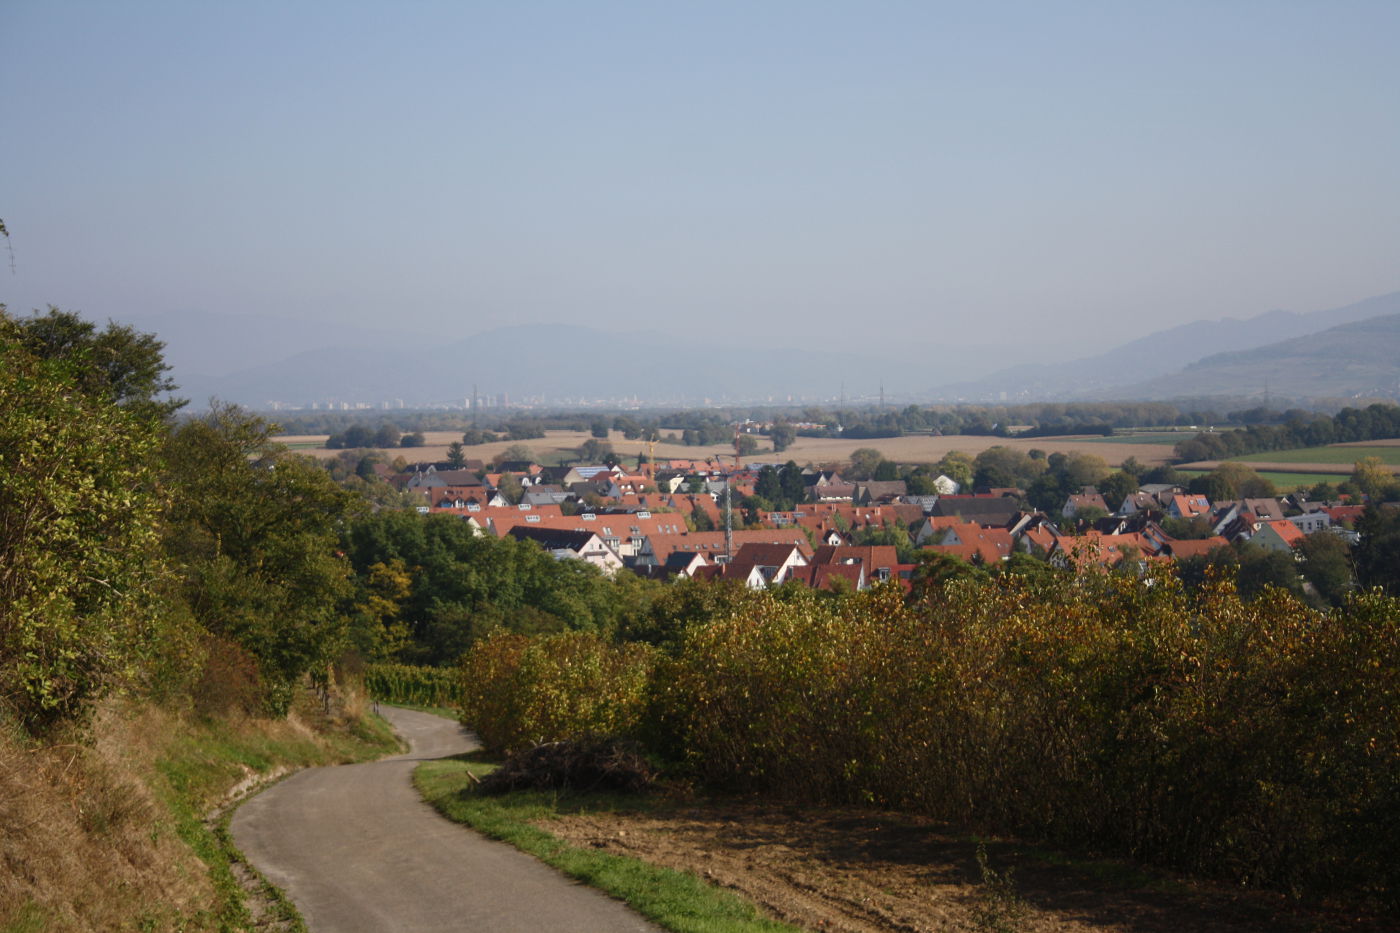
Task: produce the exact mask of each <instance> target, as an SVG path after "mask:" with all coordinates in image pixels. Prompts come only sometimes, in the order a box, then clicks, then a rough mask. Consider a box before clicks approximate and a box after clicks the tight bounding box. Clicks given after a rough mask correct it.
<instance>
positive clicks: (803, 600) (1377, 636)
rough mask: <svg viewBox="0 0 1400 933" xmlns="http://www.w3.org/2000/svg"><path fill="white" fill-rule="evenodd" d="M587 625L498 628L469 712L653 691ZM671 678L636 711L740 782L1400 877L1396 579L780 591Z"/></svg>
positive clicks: (709, 778)
mask: <svg viewBox="0 0 1400 933" xmlns="http://www.w3.org/2000/svg"><path fill="white" fill-rule="evenodd" d="M571 637H572V636H571ZM582 645H583V643H582V642H579V643H578V646H576V647H570V649H569V650H568V651H565V650H564V649H563V645H562V643H556V642H554V641H553V640H548V639H547V640H538V641H534V642H532V641H529V640H527V639H524V638H519V637H516V638H513V639H509V640H507V639H491V640H490V641H489V642H488V643H486V644H485V645H483V646H482V648H483V649H485V650H478V651H476V652H474V653H473V655H472V656H471V657H470V658H469V659H468V661H467V662H466V663H467V670H468V671H469V674H468V684H469V685H470V683H471V682H472V680H473V679H475V681H476V687H475V688H474V689H475V690H476V691H477V695H478V696H479V697H481V699H479V700H477V701H476V702H475V705H473V704H472V703H470V702H469V704H468V707H469V710H468V716H467V718H468V721H469V722H471V723H472V724H474V725H475V726H476V728H477V729H478V730H481V731H482V733H483V736H485V735H486V734H488V733H489V734H492V735H493V736H496V735H499V736H501V737H497V738H493V739H492V740H488V744H490V745H494V746H496V747H506V746H510V745H512V744H515V745H518V744H519V743H520V742H528V741H530V740H532V739H534V738H536V737H537V735H538V737H545V734H546V730H545V729H544V728H543V727H542V725H540V724H542V723H544V722H546V721H547V722H549V723H550V724H551V727H552V728H551V730H550V731H549V733H548V737H550V738H561V737H566V736H568V735H569V734H570V730H571V728H572V724H573V723H575V722H587V723H588V724H589V728H590V729H592V730H594V731H595V732H597V731H599V730H604V731H605V730H606V729H607V728H608V726H607V724H606V723H605V722H604V721H603V719H602V718H601V717H600V716H599V715H598V713H599V707H600V705H607V706H612V705H613V700H614V698H621V697H625V698H626V702H625V703H624V704H621V706H620V707H619V708H626V709H627V710H629V711H636V710H638V709H640V708H641V707H640V706H639V699H640V697H641V693H642V686H641V685H640V684H639V681H638V678H639V677H640V676H642V671H644V670H645V667H646V666H645V665H642V664H636V665H633V666H628V665H618V666H615V667H609V666H607V665H605V664H602V663H601V661H602V658H604V657H607V656H608V652H611V651H625V650H627V649H619V648H610V647H607V646H605V645H603V644H601V643H599V642H597V641H590V642H588V648H587V654H584V653H582V651H581V647H582ZM569 652H575V654H570V653H569ZM527 655H530V656H531V660H530V661H529V662H528V663H527V662H526V661H525V658H526V656H527ZM575 656H577V657H580V658H583V657H586V658H587V659H588V662H587V665H585V670H587V671H588V672H589V673H588V674H587V675H586V676H585V675H582V674H580V673H577V672H574V671H573V670H572V658H573V657H575ZM612 672H618V673H619V674H625V680H626V682H625V684H624V683H622V682H621V681H620V680H618V681H615V680H613V679H611V678H612V677H613V676H614V675H613V673H612ZM502 673H504V675H505V678H504V679H497V678H500V677H501V675H502ZM507 683H509V684H510V685H511V686H510V688H509V689H507V688H506V684H507ZM469 689H471V688H470V686H469ZM645 693H646V697H645V703H646V707H645V714H644V715H643V717H642V721H640V722H637V721H636V720H635V719H634V716H635V712H629V713H628V714H627V715H626V716H625V717H622V718H621V719H620V720H619V723H624V722H625V725H624V726H622V728H624V729H625V730H626V731H629V732H630V731H638V732H640V733H642V734H645V735H646V737H647V740H648V741H649V743H650V744H651V747H652V748H653V750H654V751H657V752H661V753H664V754H668V755H670V756H672V757H673V758H674V759H675V761H676V763H677V765H678V766H680V767H683V768H684V769H686V770H687V771H688V772H689V773H690V774H692V775H693V776H694V777H695V778H697V779H700V780H702V781H704V782H706V783H708V784H711V785H714V786H719V787H727V788H732V789H739V790H743V791H746V792H762V793H765V794H769V795H774V796H781V797H785V798H789V799H797V800H802V801H812V802H856V803H860V802H866V803H872V804H877V805H880V806H888V807H897V808H902V809H909V810H915V811H918V812H922V813H926V814H929V815H932V816H935V817H939V818H944V819H949V820H953V821H956V822H958V823H960V824H963V825H973V826H977V827H981V828H986V829H991V830H998V831H1014V832H1018V833H1021V834H1023V835H1026V836H1029V837H1032V838H1041V839H1046V840H1051V841H1054V842H1056V843H1058V844H1065V845H1074V846H1085V847H1091V848H1094V849H1097V850H1106V851H1115V852H1119V853H1122V854H1128V855H1131V856H1134V857H1137V858H1140V859H1143V860H1145V861H1150V862H1154V863H1157V864H1163V865H1170V866H1174V867H1178V868H1183V869H1187V870H1190V871H1193V872H1197V873H1201V874H1206V875H1213V876H1220V877H1227V878H1231V879H1234V880H1237V881H1240V882H1244V883H1248V884H1251V885H1259V886H1268V887H1273V888H1277V889H1281V890H1288V891H1294V892H1309V893H1327V892H1339V891H1345V892H1351V893H1363V894H1368V895H1373V896H1378V897H1380V898H1382V899H1385V900H1389V901H1392V902H1393V901H1395V900H1396V898H1397V895H1400V720H1397V717H1396V715H1395V712H1396V710H1397V709H1400V601H1396V600H1394V599H1391V598H1387V597H1385V596H1382V595H1380V594H1379V593H1374V594H1368V595H1363V596H1360V597H1358V598H1354V599H1353V600H1352V601H1351V602H1349V603H1348V605H1347V606H1346V607H1345V609H1344V610H1342V611H1339V612H1332V613H1323V612H1318V611H1315V610H1312V609H1309V608H1307V607H1305V606H1303V605H1302V604H1300V603H1298V602H1296V601H1294V600H1293V599H1292V598H1290V597H1288V596H1287V595H1285V594H1283V593H1281V592H1276V591H1271V592H1268V593H1266V594H1265V595H1264V596H1263V597H1261V598H1256V599H1254V600H1252V601H1250V602H1245V601H1242V600H1241V599H1240V598H1239V597H1238V596H1237V594H1236V593H1235V591H1234V589H1233V586H1232V585H1231V584H1230V583H1229V582H1227V581H1225V580H1211V581H1209V582H1208V583H1207V584H1206V585H1205V586H1204V587H1202V588H1201V589H1199V590H1197V591H1187V590H1186V589H1184V588H1183V587H1182V586H1181V585H1180V583H1179V582H1178V581H1177V580H1176V579H1175V578H1174V577H1173V576H1172V575H1171V574H1170V573H1169V572H1161V573H1159V574H1157V575H1154V576H1150V577H1149V578H1147V579H1145V580H1140V579H1136V578H1132V577H1126V576H1115V575H1090V576H1087V577H1081V578H1079V579H1077V580H1076V579H1074V578H1070V577H1061V576H1054V575H1052V576H1047V577H1045V578H1017V577H1003V578H1000V579H996V580H974V579H967V580H961V581H953V582H951V583H949V584H947V585H946V586H944V587H941V588H937V589H935V590H934V591H933V592H931V593H930V594H929V596H928V597H927V598H926V599H924V600H923V601H921V602H918V603H916V604H913V605H906V604H905V602H904V600H903V599H901V597H900V594H899V593H898V591H897V590H894V589H892V588H891V589H880V590H875V591H873V592H869V593H862V594H858V595H855V596H851V597H847V598H844V599H839V600H833V599H830V598H823V597H818V596H808V597H803V596H796V597H794V596H793V595H791V594H788V595H787V596H785V597H784V598H782V599H777V598H771V597H764V598H761V599H759V600H757V601H756V602H755V603H753V604H748V605H745V606H744V607H743V608H742V609H740V610H738V611H734V612H732V613H731V614H729V615H726V616H723V617H719V618H716V619H714V620H713V621H710V622H708V623H702V624H696V625H692V626H691V627H689V628H688V629H687V631H686V633H685V636H684V638H683V640H682V641H681V643H680V644H679V646H678V647H677V648H676V650H674V651H672V652H671V653H670V654H669V655H667V656H665V658H664V659H663V660H662V661H661V662H660V663H658V664H657V665H656V666H655V668H654V671H653V673H652V674H651V676H650V679H649V681H647V683H646V684H645ZM487 698H494V700H492V701H488V699H487ZM605 698H606V699H605ZM493 702H494V705H493ZM512 703H515V704H520V705H519V706H515V707H512V706H511V704H512ZM526 706H528V707H529V709H530V711H529V712H528V714H527V713H526V712H525V707H526ZM551 710H557V711H558V712H557V713H556V712H550V711H551ZM581 710H588V711H589V712H588V713H587V714H583V715H581V714H580V711H581ZM497 716H500V718H499V719H498V718H496V717H497ZM526 721H529V722H530V723H532V724H535V725H533V726H532V727H525V726H524V724H525V722H526ZM634 724H635V725H634Z"/></svg>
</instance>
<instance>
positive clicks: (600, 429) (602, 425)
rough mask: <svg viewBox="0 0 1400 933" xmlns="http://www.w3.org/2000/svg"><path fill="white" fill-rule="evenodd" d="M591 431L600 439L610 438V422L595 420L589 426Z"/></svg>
mask: <svg viewBox="0 0 1400 933" xmlns="http://www.w3.org/2000/svg"><path fill="white" fill-rule="evenodd" d="M589 432H590V433H591V434H592V435H593V436H594V437H596V438H597V439H598V440H600V441H605V440H607V439H608V423H607V422H606V421H595V422H593V424H592V426H591V427H590V428H589Z"/></svg>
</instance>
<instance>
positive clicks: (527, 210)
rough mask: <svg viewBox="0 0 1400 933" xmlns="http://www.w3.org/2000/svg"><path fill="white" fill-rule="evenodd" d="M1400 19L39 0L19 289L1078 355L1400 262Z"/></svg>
mask: <svg viewBox="0 0 1400 933" xmlns="http://www.w3.org/2000/svg"><path fill="white" fill-rule="evenodd" d="M1397 35H1400V4H1395V3H1392V2H1369V3H1368V2H1340V3H1334V4H1325V5H1324V4H1315V3H1303V2H1239V3H1230V4H1217V3H1205V2H1200V3H1178V4H1171V5H1148V4H1115V3H1089V2H1075V3H1051V4H1046V3H1031V2H1018V3H1010V2H1008V3H989V4H977V5H971V6H969V5H966V4H945V3H928V4H905V3H893V2H891V3H876V4H847V5H840V4H811V3H797V2H775V3H764V4H733V3H717V4H716V3H710V4H693V5H682V4H663V5H645V4H622V3H595V4H561V3H536V4H448V3H426V2H425V3H406V4H396V5H392V6H385V5H372V4H366V3H354V2H352V3H335V4H330V3H304V4H278V3H267V2H253V3H247V4H238V5H233V6H229V5H216V4H180V3H154V2H144V0H135V2H129V3H122V4H106V3H96V2H65V0H58V2H36V0H11V2H10V3H7V4H6V5H5V9H4V11H3V13H0V81H2V82H3V86H4V87H5V89H6V91H5V93H4V94H3V95H0V129H3V132H4V136H5V138H6V141H7V145H6V147H5V153H4V156H3V159H4V167H5V170H4V172H3V173H0V177H3V179H4V183H3V186H0V218H3V219H4V221H5V222H6V224H7V226H8V228H9V232H10V246H11V248H12V249H13V265H14V270H13V272H12V271H11V270H10V262H9V257H8V256H7V257H6V261H5V262H4V263H0V302H3V303H5V304H7V305H9V307H10V310H11V311H12V312H15V313H24V312H27V311H28V310H30V309H31V308H35V307H43V306H44V305H46V304H50V303H52V304H55V305H58V306H60V307H63V308H66V309H71V310H77V311H81V312H82V313H84V314H85V315H87V316H89V317H92V318H95V319H98V320H103V319H106V318H108V317H113V318H117V319H119V320H120V319H125V318H127V317H129V316H132V315H138V314H139V315H163V314H180V313H197V312H208V313H213V314H261V315H274V316H280V317H283V318H287V319H296V320H303V321H324V322H334V323H339V324H345V325H352V326H356V327H371V328H372V327H379V328H391V329H395V330H399V331H402V332H411V333H418V334H424V335H437V336H442V337H444V338H447V337H450V338H451V339H461V338H462V337H466V336H469V335H471V334H473V333H476V332H479V331H484V330H489V329H491V328H495V327H501V326H504V325H509V324H517V323H524V324H531V323H546V322H574V323H586V324H587V325H588V326H591V327H595V328H598V329H602V330H614V331H628V332H635V331H637V330H648V331H655V332H660V333H664V334H669V335H672V336H674V337H676V338H678V339H683V338H684V336H685V335H687V334H694V333H697V332H701V331H703V332H705V333H707V334H710V335H712V336H713V335H721V336H723V337H725V338H728V339H733V340H748V341H778V340H782V341H785V342H789V343H791V344H794V345H797V346H809V347H815V346H828V347H832V346H836V347H839V346H840V345H841V344H842V343H843V342H844V341H846V340H848V339H849V333H850V332H851V331H850V328H858V329H860V331H861V332H868V330H869V329H870V328H872V327H877V326H878V327H879V328H880V329H881V330H882V331H886V332H890V333H897V334H898V335H899V343H900V345H901V347H903V348H904V349H906V350H909V349H911V348H917V347H919V346H920V345H926V346H929V347H937V346H941V345H971V344H980V345H986V344H988V343H990V342H994V341H1008V342H1014V343H1016V344H1018V345H1021V344H1025V343H1027V342H1036V343H1037V344H1038V345H1039V346H1040V347H1042V348H1044V349H1045V350H1046V351H1048V352H1051V353H1064V352H1069V351H1070V350H1073V349H1078V350H1082V351H1083V352H1084V353H1090V352H1094V351H1096V350H1100V349H1104V348H1107V347H1109V346H1112V345H1115V344H1119V343H1122V342H1123V341H1124V340H1125V339H1128V338H1132V337H1134V336H1138V335H1141V334H1145V333H1148V332H1150V331H1153V330H1158V329H1161V328H1164V327H1170V326H1172V325H1176V324H1181V323H1184V322H1187V321H1191V320H1197V319H1212V318H1219V317H1222V316H1235V317H1248V316H1251V315H1255V314H1260V313H1263V312H1265V311H1268V310H1271V309H1275V308H1283V309H1289V310H1297V311H1308V310H1314V309H1319V308H1329V307H1337V306H1341V305H1345V304H1347V303H1349V302H1353V301H1357V300H1359V299H1362V298H1366V297H1368V296H1372V295H1380V294H1384V293H1387V292H1393V291H1395V290H1396V289H1397V288H1400V263H1397V262H1396V258H1397V257H1396V254H1397V247H1398V246H1400V120H1396V118H1395V115H1396V114H1397V113H1400V56H1396V55H1395V53H1394V44H1395V39H1396V36H1397ZM1020 349H1021V350H1025V347H1024V346H1021V347H1020Z"/></svg>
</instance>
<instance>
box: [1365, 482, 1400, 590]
mask: <svg viewBox="0 0 1400 933" xmlns="http://www.w3.org/2000/svg"><path fill="white" fill-rule="evenodd" d="M1356 530H1357V532H1358V533H1359V534H1360V535H1361V540H1360V541H1359V542H1358V543H1357V545H1356V549H1355V552H1354V556H1355V560H1356V580H1357V582H1358V583H1359V584H1361V586H1363V587H1368V588H1369V587H1373V586H1379V587H1381V588H1382V589H1384V590H1385V591H1386V592H1387V593H1389V594H1391V595H1392V596H1400V509H1396V508H1387V507H1381V506H1378V505H1376V504H1375V503H1372V504H1370V505H1368V506H1366V511H1365V512H1363V513H1362V515H1361V517H1360V518H1359V519H1357V521H1356Z"/></svg>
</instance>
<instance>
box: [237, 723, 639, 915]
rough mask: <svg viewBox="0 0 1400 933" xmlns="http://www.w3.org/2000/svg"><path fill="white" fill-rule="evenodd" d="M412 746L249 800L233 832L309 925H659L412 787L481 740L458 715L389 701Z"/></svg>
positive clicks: (310, 775)
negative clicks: (461, 820) (456, 819)
mask: <svg viewBox="0 0 1400 933" xmlns="http://www.w3.org/2000/svg"><path fill="white" fill-rule="evenodd" d="M383 714H384V718H386V719H388V720H389V722H390V723H391V724H393V726H394V728H395V729H396V730H398V732H399V734H400V735H401V736H403V737H404V739H406V740H407V741H408V742H409V744H410V746H411V751H409V753H408V754H406V755H398V756H395V757H393V758H385V759H381V760H379V761H376V762H371V763H369V764H361V765H341V766H339V767H333V768H311V769H308V770H306V771H302V772H300V773H298V774H295V775H293V776H292V777H290V778H288V779H287V780H285V781H282V782H281V783H279V784H276V785H274V786H272V787H270V788H268V789H267V790H265V791H263V792H262V793H261V794H259V795H257V796H256V797H254V798H252V799H251V800H248V801H247V802H245V803H244V804H243V805H242V806H240V807H239V808H238V810H237V811H236V812H235V813H234V816H233V821H232V824H231V828H232V832H233V839H234V842H235V843H236V844H237V846H238V847H239V848H240V849H241V850H243V853H244V854H245V855H246V856H247V857H248V860H249V861H251V862H252V863H253V864H254V865H255V866H257V868H258V870H259V871H261V872H262V873H263V874H264V875H265V876H266V877H267V878H268V880H269V881H271V882H272V883H273V884H275V885H277V886H278V887H280V888H281V889H282V890H283V891H285V892H286V893H287V896H288V897H290V898H291V899H292V902H293V903H295V904H296V906H297V909H298V910H300V911H301V915H302V917H303V918H305V920H306V925H307V927H308V928H309V929H310V930H312V931H313V933H361V931H404V933H409V931H412V933H427V931H433V930H481V931H492V933H496V931H500V933H511V931H538V930H551V931H553V930H558V931H579V933H585V931H594V930H596V931H599V933H614V931H627V930H648V931H654V930H656V929H657V928H656V927H654V926H652V925H651V924H650V923H648V922H647V921H645V920H643V919H642V918H641V917H640V916H638V915H637V914H635V913H633V912H632V911H631V910H629V909H628V908H627V907H625V906H624V905H623V904H622V903H621V902H620V901H615V900H612V899H611V898H609V897H607V896H606V895H603V894H601V893H599V892H597V891H595V890H593V889H592V888H587V887H584V886H582V885H580V884H578V883H576V882H573V881H571V880H569V879H568V878H566V877H565V876H564V875H562V874H560V873H559V872H557V871H555V870H554V869H552V868H550V867H548V866H547V865H544V864H543V863H541V862H538V861H536V860H535V859H533V858H531V857H530V856H528V855H525V854H523V853H521V852H519V851H517V850H516V849H514V848H511V847H510V846H508V845H506V844H504V843H500V842H493V841H491V840H489V839H486V838H484V837H482V836H480V835H478V834H477V833H475V832H472V831H471V830H469V829H467V828H465V827H463V826H459V825H457V824H455V823H452V822H450V821H448V820H446V819H444V818H443V817H441V816H439V815H438V813H437V811H435V810H433V809H432V808H431V807H429V806H428V805H427V804H426V803H424V802H423V801H422V800H421V799H420V798H419V796H418V792H417V791H416V790H415V789H414V787H413V783H412V774H413V769H414V768H415V767H416V766H417V764H418V763H419V762H420V761H425V760H428V759H432V758H444V757H447V756H449V755H456V754H459V753H461V752H465V751H470V750H471V749H473V748H475V747H476V742H475V739H474V738H473V737H472V736H471V735H470V734H469V733H467V732H465V731H464V730H463V729H462V728H461V727H460V726H458V725H457V724H456V723H454V722H452V721H450V720H447V719H443V718H441V717H439V716H430V715H428V714H427V713H416V712H412V711H409V710H401V709H395V708H392V707H385V708H384V710H383Z"/></svg>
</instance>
